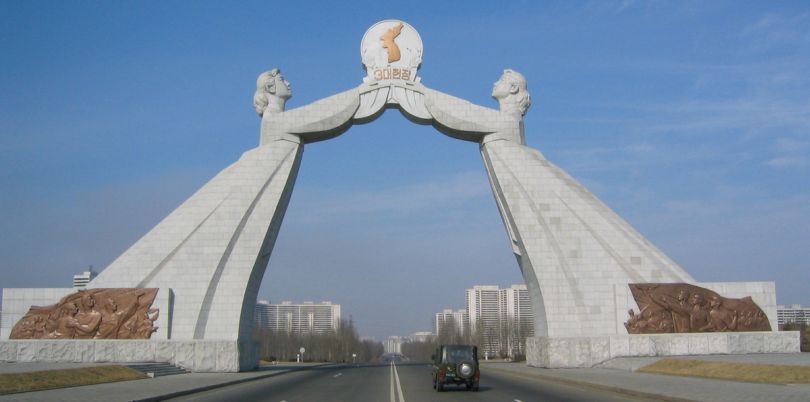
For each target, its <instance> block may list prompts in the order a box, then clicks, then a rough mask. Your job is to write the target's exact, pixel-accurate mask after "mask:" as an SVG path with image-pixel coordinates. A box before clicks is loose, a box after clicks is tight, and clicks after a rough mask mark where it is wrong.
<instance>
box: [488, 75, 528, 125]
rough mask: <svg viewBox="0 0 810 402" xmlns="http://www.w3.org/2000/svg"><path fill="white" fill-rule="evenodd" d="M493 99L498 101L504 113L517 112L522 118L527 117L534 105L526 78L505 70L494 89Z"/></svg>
mask: <svg viewBox="0 0 810 402" xmlns="http://www.w3.org/2000/svg"><path fill="white" fill-rule="evenodd" d="M492 97H493V98H495V99H497V100H498V103H499V104H500V105H501V111H502V112H503V111H506V112H512V111H515V112H519V113H520V115H521V116H523V115H525V114H526V111H527V110H529V106H531V105H532V97H531V95H530V94H529V89H528V86H527V84H526V77H524V76H523V74H521V73H519V72H517V71H515V70H510V69H506V70H503V74H502V75H501V79H499V80H498V81H497V82H495V86H494V87H493V88H492Z"/></svg>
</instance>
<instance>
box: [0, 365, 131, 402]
mask: <svg viewBox="0 0 810 402" xmlns="http://www.w3.org/2000/svg"><path fill="white" fill-rule="evenodd" d="M142 378H146V375H144V374H143V373H141V372H139V371H136V370H133V369H131V368H128V367H124V366H97V367H86V368H75V369H65V370H46V371H32V372H28V373H9V374H0V395H5V394H14V393H18V392H29V391H42V390H46V389H55V388H66V387H76V386H79V385H91V384H102V383H105V382H115V381H128V380H139V379H142Z"/></svg>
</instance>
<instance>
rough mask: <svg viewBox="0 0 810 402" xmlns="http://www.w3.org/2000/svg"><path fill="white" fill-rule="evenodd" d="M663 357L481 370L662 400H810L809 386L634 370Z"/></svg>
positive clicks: (798, 361)
mask: <svg viewBox="0 0 810 402" xmlns="http://www.w3.org/2000/svg"><path fill="white" fill-rule="evenodd" d="M670 358H673V359H681V358H682V359H693V360H707V361H728V362H737V363H754V364H781V365H798V366H810V353H793V354H751V355H710V356H678V357H670ZM660 359H662V358H661V357H634V358H618V359H613V360H610V361H608V362H605V363H602V364H600V365H599V366H597V367H593V368H578V369H543V368H535V367H527V366H526V365H525V363H483V365H482V372H483V373H484V375H486V371H487V370H497V371H506V372H509V373H512V374H516V375H520V376H524V377H527V378H532V377H534V378H543V379H547V380H551V381H559V382H564V383H568V384H572V385H578V386H588V387H593V388H598V389H605V390H610V391H614V392H619V393H622V394H625V395H631V396H640V397H648V398H654V399H660V400H664V401H739V402H746V401H751V402H760V401H797V402H798V401H802V402H806V401H810V384H801V385H774V384H760V383H747V382H738V381H725V380H713V379H705V378H693V377H681V376H671V375H661V374H647V373H638V372H636V371H635V370H637V369H639V368H641V367H644V366H646V365H648V364H652V363H654V362H656V361H658V360H660Z"/></svg>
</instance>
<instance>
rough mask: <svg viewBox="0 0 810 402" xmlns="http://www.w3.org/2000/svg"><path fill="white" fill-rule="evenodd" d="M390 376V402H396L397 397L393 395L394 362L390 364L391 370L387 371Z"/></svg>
mask: <svg viewBox="0 0 810 402" xmlns="http://www.w3.org/2000/svg"><path fill="white" fill-rule="evenodd" d="M389 372H390V374H391V402H397V396H396V394H395V393H394V362H391V370H389Z"/></svg>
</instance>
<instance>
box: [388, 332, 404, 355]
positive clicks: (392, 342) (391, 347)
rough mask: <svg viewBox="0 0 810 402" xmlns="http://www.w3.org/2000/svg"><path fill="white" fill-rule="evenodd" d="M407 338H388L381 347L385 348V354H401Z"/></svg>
mask: <svg viewBox="0 0 810 402" xmlns="http://www.w3.org/2000/svg"><path fill="white" fill-rule="evenodd" d="M407 341H408V338H406V337H402V336H389V337H388V338H387V339H386V340H385V342H383V347H384V348H385V353H396V354H402V344H403V343H405V342H407Z"/></svg>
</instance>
